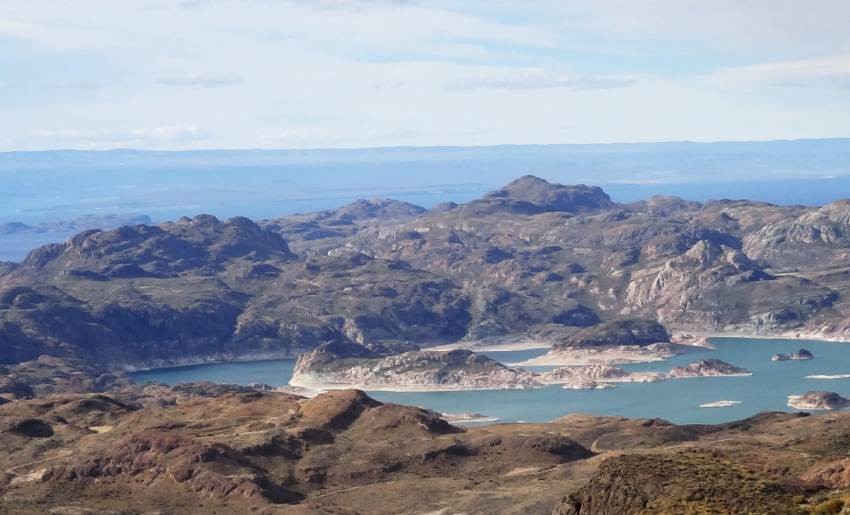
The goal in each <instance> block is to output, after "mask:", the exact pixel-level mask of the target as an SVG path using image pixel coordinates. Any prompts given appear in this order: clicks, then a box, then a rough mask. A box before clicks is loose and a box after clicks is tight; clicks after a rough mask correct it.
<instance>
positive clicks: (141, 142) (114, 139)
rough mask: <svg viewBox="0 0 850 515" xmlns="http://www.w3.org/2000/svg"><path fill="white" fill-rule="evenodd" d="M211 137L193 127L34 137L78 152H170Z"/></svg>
mask: <svg viewBox="0 0 850 515" xmlns="http://www.w3.org/2000/svg"><path fill="white" fill-rule="evenodd" d="M212 135H213V134H212V133H211V132H209V131H205V130H202V129H200V128H199V127H198V126H197V125H194V124H192V125H184V126H164V127H148V128H138V129H130V130H116V129H100V130H77V129H40V130H37V131H35V132H34V133H33V137H34V138H37V139H42V140H49V141H54V142H64V143H65V144H66V145H72V146H74V147H79V148H126V147H146V148H171V147H173V146H175V145H177V146H179V145H181V144H184V143H190V142H195V141H200V140H205V139H209V138H211V137H212Z"/></svg>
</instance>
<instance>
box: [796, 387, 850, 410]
mask: <svg viewBox="0 0 850 515" xmlns="http://www.w3.org/2000/svg"><path fill="white" fill-rule="evenodd" d="M788 406H790V407H792V408H795V409H801V410H838V409H844V408H847V407H850V399H847V398H846V397H842V396H841V395H838V394H837V393H835V392H820V391H811V392H806V393H804V394H803V395H789V396H788Z"/></svg>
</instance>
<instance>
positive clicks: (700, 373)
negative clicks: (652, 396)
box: [667, 359, 753, 379]
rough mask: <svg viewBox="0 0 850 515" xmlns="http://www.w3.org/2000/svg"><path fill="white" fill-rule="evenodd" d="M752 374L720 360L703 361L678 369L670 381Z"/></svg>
mask: <svg viewBox="0 0 850 515" xmlns="http://www.w3.org/2000/svg"><path fill="white" fill-rule="evenodd" d="M749 375H753V373H752V372H750V371H749V370H746V369H744V368H739V367H736V366H735V365H730V364H729V363H726V362H725V361H721V360H719V359H703V360H700V361H697V362H696V363H689V364H687V365H685V366H683V367H676V368H674V369H672V370H671V371H670V372H669V373H668V374H667V378H668V379H684V378H689V377H721V376H749Z"/></svg>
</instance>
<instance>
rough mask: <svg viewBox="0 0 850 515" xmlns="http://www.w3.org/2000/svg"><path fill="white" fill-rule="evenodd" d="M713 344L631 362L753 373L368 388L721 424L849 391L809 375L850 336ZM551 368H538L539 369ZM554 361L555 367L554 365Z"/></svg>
mask: <svg viewBox="0 0 850 515" xmlns="http://www.w3.org/2000/svg"><path fill="white" fill-rule="evenodd" d="M712 342H713V343H714V345H715V346H716V347H717V349H716V350H706V349H697V350H695V351H693V352H689V353H688V354H684V355H681V356H677V357H675V358H672V359H669V360H667V361H664V362H657V363H640V364H633V365H626V366H625V367H624V368H627V369H629V370H635V371H637V370H641V371H643V370H653V371H667V370H669V369H670V368H672V367H674V366H678V365H683V364H686V363H690V362H692V361H696V360H699V359H703V358H717V359H721V360H723V361H726V362H729V363H731V364H733V365H736V366H739V367H743V368H746V369H748V370H751V371H752V372H753V375H752V376H748V377H705V378H693V379H677V380H670V381H663V382H660V383H622V384H617V385H616V388H609V389H604V390H565V389H563V388H561V387H560V386H550V387H546V388H540V389H534V390H490V391H468V392H427V393H396V392H370V395H372V396H373V397H375V398H376V399H378V400H381V401H385V402H396V403H401V404H410V405H416V406H423V407H426V408H430V409H433V410H436V411H439V412H442V413H464V412H475V413H482V414H484V415H488V416H491V417H498V419H499V421H502V422H511V421H528V422H542V421H547V420H552V419H555V418H557V417H560V416H563V415H567V414H569V413H590V414H597V415H620V416H625V417H640V418H651V417H657V418H663V419H666V420H670V421H672V422H676V423H680V424H683V423H718V422H726V421H731V420H736V419H741V418H744V417H748V416H750V415H753V414H755V413H758V412H761V411H769V410H779V411H793V410H792V409H791V408H789V407H788V406H787V405H786V402H787V397H788V395H794V394H802V393H805V392H806V391H808V390H828V391H834V392H837V393H839V394H841V395H844V396H850V379H833V380H818V379H806V376H808V375H816V374H823V375H837V374H850V343H833V342H821V341H807V340H780V339H747V338H715V339H712ZM801 347H803V348H806V349H808V350H810V351H812V353H814V355H815V359H813V360H810V361H782V362H774V361H771V360H770V358H771V356H772V355H773V354H775V353H778V352H782V353H791V352H795V351H797V350H798V349H800V348H801ZM544 352H545V351H544V350H540V349H538V350H528V351H511V352H486V353H484V354H486V355H488V356H490V357H492V358H494V359H497V360H499V361H501V362H503V363H514V362H519V361H522V360H525V359H528V358H531V357H535V356H539V355H541V354H543V353H544ZM294 364H295V361H294V360H291V359H290V360H273V361H258V362H248V363H222V364H212V365H197V366H188V367H178V368H169V369H159V370H150V371H145V372H137V373H134V374H131V376H132V377H133V378H134V379H135V380H136V381H138V382H145V381H155V382H163V383H166V384H171V385H173V384H178V383H184V382H191V381H203V380H206V381H214V382H219V383H236V384H249V383H267V384H271V385H275V386H283V385H286V384H287V383H288V381H289V378H290V377H291V376H292V369H293V366H294ZM546 368H547V367H534V369H535V370H542V369H546ZM549 368H551V367H549ZM718 400H735V401H741V404H738V405H735V406H733V407H728V408H700V407H699V405H700V404H703V403H707V402H712V401H718Z"/></svg>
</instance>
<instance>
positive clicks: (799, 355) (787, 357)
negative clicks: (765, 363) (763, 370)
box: [770, 349, 815, 361]
mask: <svg viewBox="0 0 850 515" xmlns="http://www.w3.org/2000/svg"><path fill="white" fill-rule="evenodd" d="M814 357H815V356H814V355H813V354H812V353H811V351H808V350H806V349H800V350H798V351H797V352H792V353H791V354H781V353H780V354H774V355H773V357H771V358H770V360H771V361H805V360H809V359H814Z"/></svg>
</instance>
